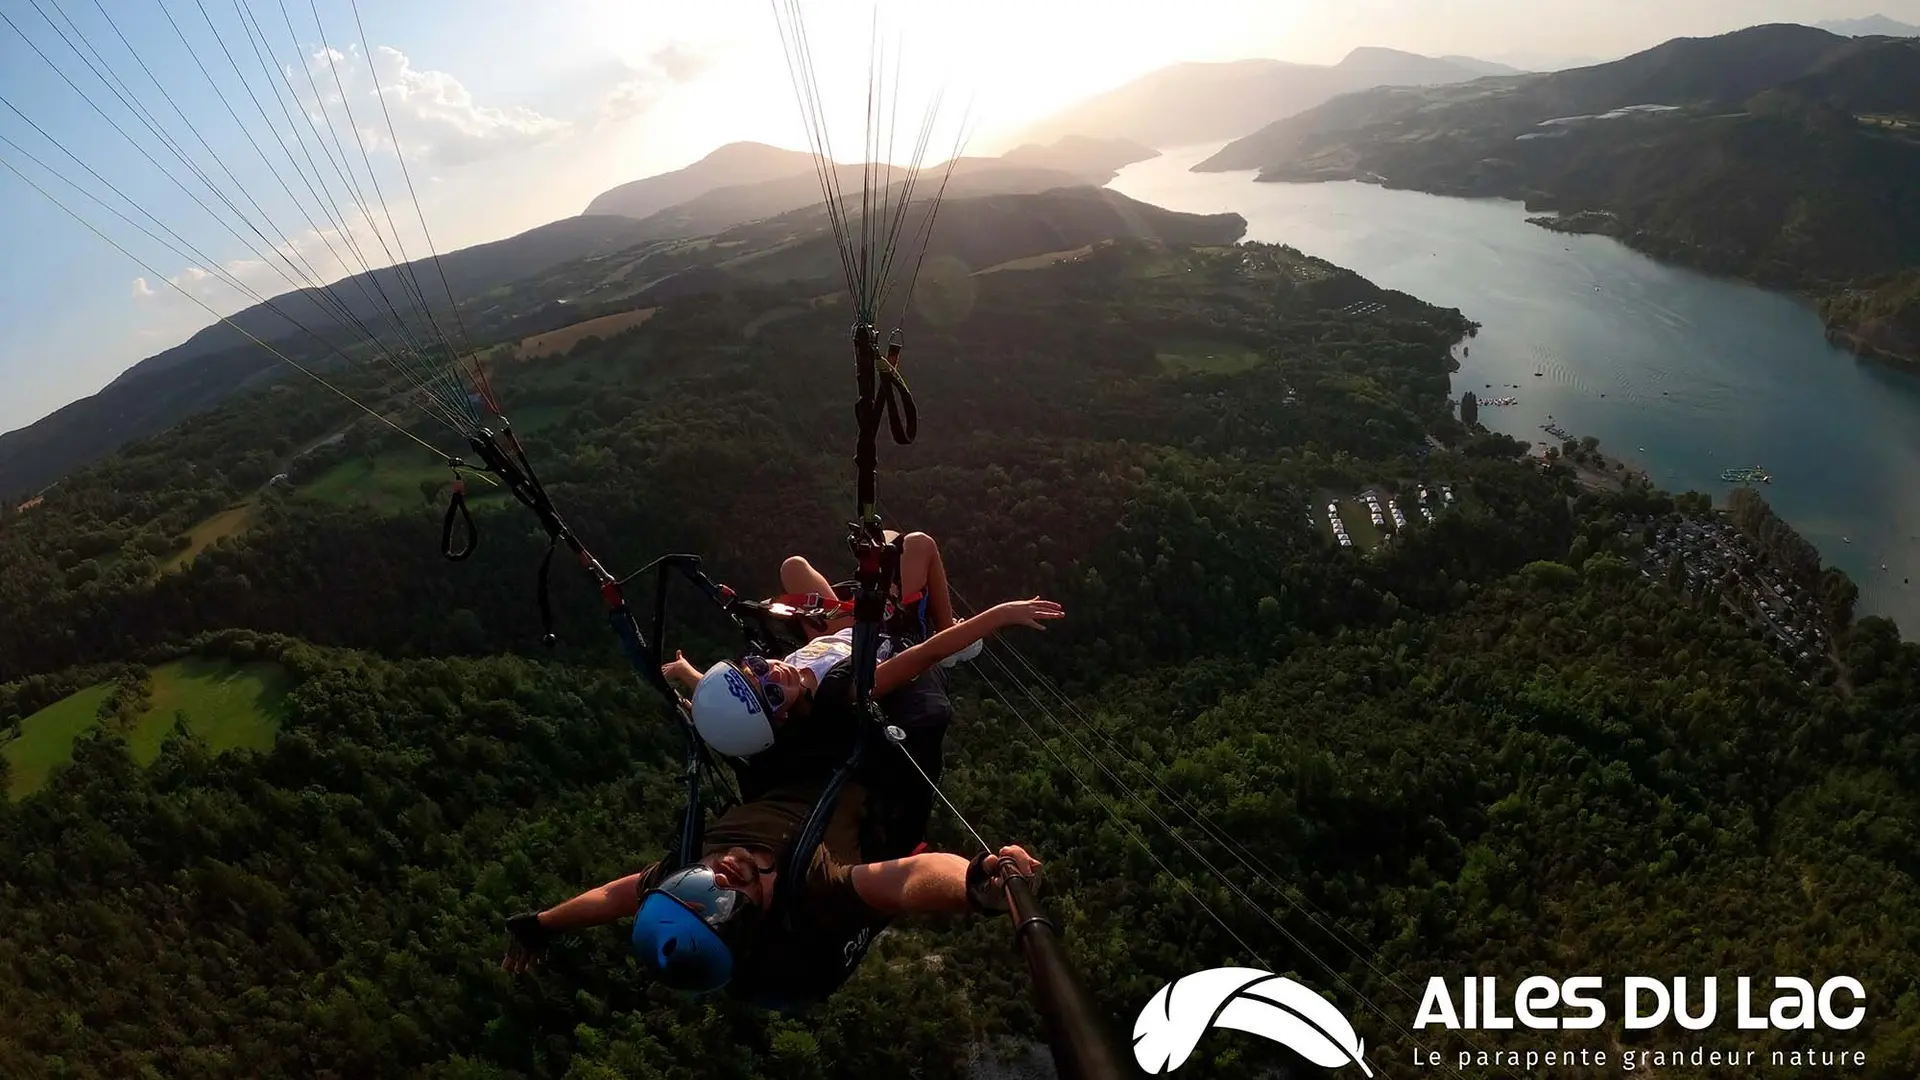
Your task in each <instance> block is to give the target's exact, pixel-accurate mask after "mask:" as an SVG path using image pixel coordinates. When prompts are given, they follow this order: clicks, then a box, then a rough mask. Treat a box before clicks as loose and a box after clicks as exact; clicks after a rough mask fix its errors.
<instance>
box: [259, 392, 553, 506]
mask: <svg viewBox="0 0 1920 1080" xmlns="http://www.w3.org/2000/svg"><path fill="white" fill-rule="evenodd" d="M528 412H529V413H532V412H534V410H531V409H530V410H528ZM516 426H518V425H516ZM533 426H537V425H531V424H530V425H529V427H533ZM422 480H437V481H442V482H443V483H445V484H451V483H452V482H453V474H452V473H451V472H449V471H448V470H447V466H446V464H445V463H444V462H437V461H434V460H433V459H432V458H430V457H428V456H427V454H426V453H425V452H424V451H420V450H395V451H393V452H391V453H387V454H382V455H380V456H379V457H377V458H374V459H373V460H372V461H368V460H367V459H366V458H364V457H356V458H353V459H352V460H350V461H343V462H341V463H340V464H338V465H335V466H334V467H333V468H331V469H329V470H327V472H326V473H325V474H323V475H321V476H319V477H316V478H314V479H313V480H310V481H308V482H307V483H305V484H302V485H300V488H299V491H298V495H297V497H298V498H302V499H308V500H311V501H314V502H323V503H332V504H333V505H335V506H362V507H366V508H367V509H369V510H373V511H376V512H379V513H382V514H393V513H400V512H403V511H407V510H416V509H420V508H423V507H425V506H427V505H428V504H427V501H426V499H425V498H424V497H422V496H421V494H420V482H421V481H422ZM500 490H501V489H499V488H496V487H489V486H487V483H486V482H485V481H483V480H477V479H472V478H469V479H468V481H467V497H468V498H469V499H470V500H478V499H483V498H486V497H487V496H488V495H489V494H498V493H499V492H500ZM446 501H447V496H446V490H445V488H444V487H443V488H442V490H441V493H440V494H439V495H438V496H437V497H436V498H435V500H434V505H436V506H440V507H445V506H446Z"/></svg>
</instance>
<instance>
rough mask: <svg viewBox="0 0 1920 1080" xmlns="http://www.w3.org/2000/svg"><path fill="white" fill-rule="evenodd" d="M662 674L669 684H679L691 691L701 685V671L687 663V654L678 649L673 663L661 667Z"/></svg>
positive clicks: (675, 651) (674, 653) (674, 652)
mask: <svg viewBox="0 0 1920 1080" xmlns="http://www.w3.org/2000/svg"><path fill="white" fill-rule="evenodd" d="M660 674H661V676H662V677H663V678H665V679H666V680H667V681H668V682H673V683H679V684H680V685H681V686H684V687H686V688H687V689H689V690H691V689H693V688H694V687H696V686H699V685H700V669H699V668H697V667H694V666H693V665H692V664H689V663H687V657H686V654H685V653H682V652H681V651H680V650H678V649H675V650H674V651H673V662H672V663H670V664H661V665H660Z"/></svg>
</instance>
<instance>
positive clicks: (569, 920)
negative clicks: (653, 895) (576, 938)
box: [540, 870, 646, 934]
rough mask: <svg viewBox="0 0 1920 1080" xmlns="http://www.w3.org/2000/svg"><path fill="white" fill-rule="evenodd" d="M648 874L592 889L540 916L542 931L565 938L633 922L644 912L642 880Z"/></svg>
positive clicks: (628, 877)
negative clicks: (586, 931)
mask: <svg viewBox="0 0 1920 1080" xmlns="http://www.w3.org/2000/svg"><path fill="white" fill-rule="evenodd" d="M645 875H646V871H644V870H643V871H641V872H640V873H638V874H628V875H627V876H626V877H623V878H621V879H619V880H618V881H609V882H607V883H606V884H605V885H602V886H600V887H599V888H597V889H588V890H587V891H586V892H583V893H581V894H580V895H579V896H576V897H574V898H573V899H571V900H568V901H566V902H565V903H560V904H555V905H554V906H552V907H550V908H548V909H547V910H545V911H543V912H541V913H540V925H541V927H543V928H545V929H547V930H552V931H553V932H555V933H558V934H564V933H567V932H569V931H573V930H587V929H591V928H592V927H595V926H605V925H607V924H608V923H610V922H618V921H619V920H621V919H628V918H632V917H633V915H634V913H635V912H638V911H639V910H640V893H639V886H640V879H641V878H642V877H644V876H645Z"/></svg>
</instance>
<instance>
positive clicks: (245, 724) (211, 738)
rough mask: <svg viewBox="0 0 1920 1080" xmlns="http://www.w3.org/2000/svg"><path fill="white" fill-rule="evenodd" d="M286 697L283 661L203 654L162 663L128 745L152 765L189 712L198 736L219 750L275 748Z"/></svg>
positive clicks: (155, 671)
mask: <svg viewBox="0 0 1920 1080" xmlns="http://www.w3.org/2000/svg"><path fill="white" fill-rule="evenodd" d="M286 695H287V673H286V669H284V668H282V667H281V666H280V665H278V664H265V663H262V664H245V665H241V664H234V663H231V662H229V661H225V660H202V659H198V658H195V659H188V660H176V661H174V662H173V663H171V664H162V665H161V666H159V667H157V668H154V669H153V695H152V698H151V699H150V700H151V704H150V705H149V706H148V707H147V711H146V712H145V713H143V714H141V716H140V722H139V724H138V725H137V726H135V728H134V730H133V731H132V732H131V733H130V734H129V735H128V736H127V748H128V749H129V750H130V751H131V752H132V754H133V759H134V760H135V761H138V762H139V763H140V764H142V765H147V764H151V763H152V761H153V759H154V758H156V757H158V756H160V744H161V743H162V742H164V741H166V738H167V735H168V734H170V733H171V732H172V731H173V722H174V715H175V714H176V713H182V712H183V713H186V714H187V726H188V727H189V728H190V729H192V731H193V733H194V735H196V736H198V737H199V738H200V739H202V740H203V741H205V742H206V744H207V748H208V749H209V750H212V751H213V752H214V753H216V754H217V753H219V752H221V751H223V750H242V749H244V750H271V749H272V748H273V737H274V735H275V734H276V733H278V732H279V730H280V703H281V700H282V699H283V698H285V697H286Z"/></svg>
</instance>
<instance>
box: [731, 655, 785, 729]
mask: <svg viewBox="0 0 1920 1080" xmlns="http://www.w3.org/2000/svg"><path fill="white" fill-rule="evenodd" d="M740 666H741V667H742V668H743V669H745V670H746V673H747V674H749V675H751V676H753V681H754V682H755V683H757V684H758V685H759V689H760V696H761V697H763V698H765V699H766V702H767V715H769V716H771V715H773V714H774V713H777V712H779V711H780V710H781V709H783V708H785V707H786V704H787V688H786V687H784V686H781V685H780V684H779V683H777V682H774V681H773V665H772V664H771V663H769V662H768V661H767V658H766V657H764V656H753V655H748V656H743V657H741V658H740Z"/></svg>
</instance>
